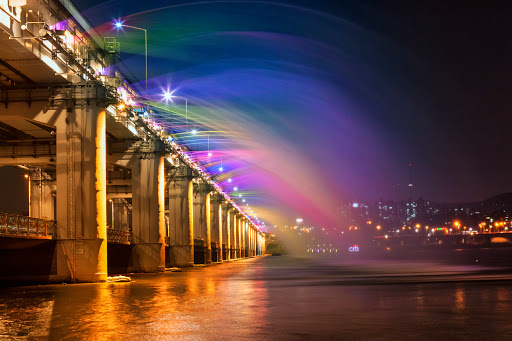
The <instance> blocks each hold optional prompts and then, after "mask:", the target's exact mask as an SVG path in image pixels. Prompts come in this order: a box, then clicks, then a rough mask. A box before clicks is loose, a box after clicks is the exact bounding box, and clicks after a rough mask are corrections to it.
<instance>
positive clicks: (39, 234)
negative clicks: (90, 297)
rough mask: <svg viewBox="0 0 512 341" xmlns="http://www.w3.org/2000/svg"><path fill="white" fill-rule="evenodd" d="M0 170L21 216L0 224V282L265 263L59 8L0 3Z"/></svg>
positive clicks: (113, 56) (111, 54)
mask: <svg viewBox="0 0 512 341" xmlns="http://www.w3.org/2000/svg"><path fill="white" fill-rule="evenodd" d="M0 44H1V45H2V48H1V49H0V166H18V167H20V168H22V169H23V170H24V172H25V177H26V178H27V181H28V183H29V207H30V209H29V216H19V215H13V214H8V212H7V213H4V214H0V255H1V257H2V259H5V260H6V261H5V262H3V263H4V264H3V265H2V266H0V279H1V278H3V277H2V276H4V277H6V276H7V277H9V276H11V277H15V278H25V277H27V276H28V277H30V276H31V275H32V273H31V270H30V269H34V268H37V270H38V271H36V272H37V273H34V274H33V275H34V276H35V277H37V278H38V279H44V280H47V281H50V282H61V281H69V282H97V281H105V280H106V277H107V274H108V273H109V271H114V272H118V273H119V272H164V271H165V269H166V268H169V267H188V266H193V265H194V264H198V263H201V264H209V263H212V262H222V261H229V260H234V259H240V258H246V257H255V256H260V255H263V254H265V238H264V235H263V234H262V232H261V231H260V230H259V227H258V226H257V224H256V223H255V222H254V221H253V220H252V219H251V217H250V216H248V215H247V214H246V213H244V211H243V210H241V209H240V208H239V207H238V206H237V204H236V203H235V202H234V201H233V199H232V198H231V197H230V196H229V195H228V194H227V193H225V192H224V191H223V190H222V189H221V187H220V186H219V185H218V184H217V183H216V182H215V180H214V179H213V178H212V177H211V176H210V175H209V174H208V173H207V172H206V171H205V169H203V168H202V167H201V166H200V165H199V164H197V163H195V162H194V161H192V160H191V158H189V156H188V155H187V150H186V148H185V147H184V146H181V145H180V144H179V143H177V141H176V139H175V138H174V136H173V135H171V134H169V133H167V132H166V131H165V129H164V128H162V126H161V125H159V124H158V121H157V120H155V116H156V115H155V112H157V111H158V108H152V107H150V106H149V105H146V104H142V103H141V101H140V98H141V97H142V95H143V94H144V89H140V88H136V87H133V86H131V85H130V84H128V82H127V81H126V79H125V78H124V77H123V70H122V69H121V68H120V67H118V65H120V63H118V61H119V44H118V42H117V41H116V39H115V38H108V37H107V38H103V37H101V36H100V35H99V34H97V33H96V32H95V30H94V29H93V28H92V27H91V26H90V25H89V24H88V23H87V20H85V18H84V17H83V16H82V15H81V14H80V12H79V11H78V10H77V8H75V7H74V5H73V4H72V3H71V2H70V1H68V0H26V1H25V0H22V1H21V0H17V1H12V0H0Z"/></svg>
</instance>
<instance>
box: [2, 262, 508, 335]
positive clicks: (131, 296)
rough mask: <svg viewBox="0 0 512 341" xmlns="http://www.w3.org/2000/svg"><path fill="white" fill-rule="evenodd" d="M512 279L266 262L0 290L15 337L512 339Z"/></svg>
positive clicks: (446, 270) (426, 266)
mask: <svg viewBox="0 0 512 341" xmlns="http://www.w3.org/2000/svg"><path fill="white" fill-rule="evenodd" d="M511 278H512V277H511V276H510V275H509V274H508V273H507V272H503V271H501V270H500V269H488V268H484V267H475V266H459V265H441V264H434V263H425V262H423V263H406V262H391V261H387V262H384V261H372V262H362V261H357V260H352V261H346V260H345V261H341V260H339V259H296V258H291V257H285V256H282V257H262V258H254V259H246V260H240V261H235V262H228V263H224V264H221V265H212V266H208V267H204V268H197V269H186V270H184V271H183V272H169V273H166V274H135V275H132V279H133V281H132V282H131V283H115V284H109V283H99V284H75V285H64V284H60V285H44V286H26V287H14V288H2V289H0V339H2V340H3V339H6V340H27V339H28V340H47V339H50V340H249V339H251V340H252V339H260V340H410V339H419V340H432V339H436V338H437V339H439V340H448V339H450V340H468V339H475V340H482V339H489V340H512V286H511V285H512V281H509V279H511Z"/></svg>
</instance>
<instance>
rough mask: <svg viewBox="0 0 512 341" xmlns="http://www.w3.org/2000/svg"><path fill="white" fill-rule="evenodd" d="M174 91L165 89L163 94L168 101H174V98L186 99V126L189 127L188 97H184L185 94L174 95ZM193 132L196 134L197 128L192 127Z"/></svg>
mask: <svg viewBox="0 0 512 341" xmlns="http://www.w3.org/2000/svg"><path fill="white" fill-rule="evenodd" d="M174 91H175V90H173V91H164V93H163V95H162V96H164V100H165V101H166V102H168V101H171V102H172V99H173V98H181V99H184V100H185V126H186V127H187V129H188V99H187V98H186V97H183V96H176V95H173V92H174ZM191 133H192V135H196V134H197V130H196V129H192V131H191Z"/></svg>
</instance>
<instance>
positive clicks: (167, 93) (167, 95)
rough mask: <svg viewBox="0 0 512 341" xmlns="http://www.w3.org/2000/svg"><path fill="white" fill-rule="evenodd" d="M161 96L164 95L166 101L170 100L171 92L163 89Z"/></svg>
mask: <svg viewBox="0 0 512 341" xmlns="http://www.w3.org/2000/svg"><path fill="white" fill-rule="evenodd" d="M162 96H164V100H166V101H172V93H171V92H169V91H165V92H164V93H163V94H162Z"/></svg>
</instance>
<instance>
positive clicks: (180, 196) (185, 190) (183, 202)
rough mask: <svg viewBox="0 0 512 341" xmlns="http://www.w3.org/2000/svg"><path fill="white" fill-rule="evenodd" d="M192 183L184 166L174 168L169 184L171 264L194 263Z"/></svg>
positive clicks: (189, 173)
mask: <svg viewBox="0 0 512 341" xmlns="http://www.w3.org/2000/svg"><path fill="white" fill-rule="evenodd" d="M193 190H194V184H193V182H192V171H191V169H190V168H188V167H186V166H181V167H178V168H177V169H176V173H175V174H174V179H173V181H172V182H171V183H170V185H169V239H170V243H169V261H170V265H171V266H177V267H186V266H193V265H194V237H193V236H194V209H193V203H194V193H193Z"/></svg>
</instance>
